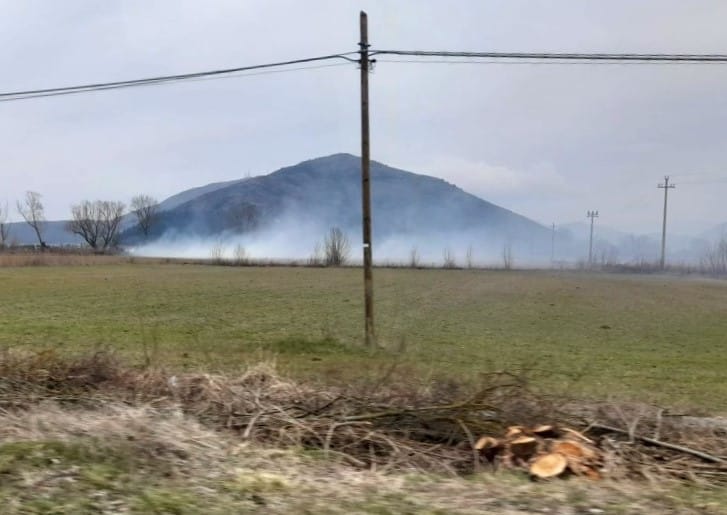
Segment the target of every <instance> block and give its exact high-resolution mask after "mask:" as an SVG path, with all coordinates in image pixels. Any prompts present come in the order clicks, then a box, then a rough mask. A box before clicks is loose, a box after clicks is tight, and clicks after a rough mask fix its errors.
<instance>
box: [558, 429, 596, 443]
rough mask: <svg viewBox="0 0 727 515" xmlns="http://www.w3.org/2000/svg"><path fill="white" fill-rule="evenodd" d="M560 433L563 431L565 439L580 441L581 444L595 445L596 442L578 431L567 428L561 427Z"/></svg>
mask: <svg viewBox="0 0 727 515" xmlns="http://www.w3.org/2000/svg"><path fill="white" fill-rule="evenodd" d="M561 431H563V433H564V435H563V436H565V437H569V438H571V439H573V440H580V441H582V442H586V443H589V444H591V445H595V444H596V442H594V441H593V440H591V439H590V438H588V437H587V436H586V435H584V434H583V433H581V432H580V431H576V430H575V429H571V428H569V427H562V428H561Z"/></svg>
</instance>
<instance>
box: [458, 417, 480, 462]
mask: <svg viewBox="0 0 727 515" xmlns="http://www.w3.org/2000/svg"><path fill="white" fill-rule="evenodd" d="M456 420H457V423H458V424H459V427H461V428H462V431H464V433H465V434H466V435H467V439H468V440H469V441H470V448H471V449H472V459H473V464H474V469H475V472H479V471H480V454H479V452H477V449H476V448H475V444H476V442H475V437H474V436H472V432H471V431H470V430H469V428H468V427H467V424H465V423H464V422H462V420H461V419H459V418H458V419H456Z"/></svg>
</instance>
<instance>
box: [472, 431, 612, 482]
mask: <svg viewBox="0 0 727 515" xmlns="http://www.w3.org/2000/svg"><path fill="white" fill-rule="evenodd" d="M475 449H477V450H478V451H479V452H480V455H481V456H482V457H483V458H484V459H485V460H487V461H489V462H490V463H493V464H495V465H496V466H498V467H502V468H507V469H521V470H526V471H528V472H529V473H530V475H531V476H532V477H534V478H539V479H545V478H551V477H557V476H564V475H566V474H574V475H577V476H583V477H587V478H589V479H600V478H601V472H600V470H601V468H602V467H603V453H602V452H601V451H600V450H599V449H598V447H597V445H596V443H595V442H594V441H593V440H591V439H590V438H588V437H587V436H585V435H583V434H582V433H580V432H578V431H576V430H574V429H570V428H567V427H556V426H552V425H541V426H537V427H534V428H526V427H523V426H511V427H509V428H507V431H506V432H505V435H504V437H501V438H496V437H493V436H483V437H482V438H480V439H479V440H478V441H477V443H476V445H475Z"/></svg>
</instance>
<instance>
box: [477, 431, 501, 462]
mask: <svg viewBox="0 0 727 515" xmlns="http://www.w3.org/2000/svg"><path fill="white" fill-rule="evenodd" d="M475 449H476V450H477V451H478V452H479V453H480V455H482V456H483V457H484V458H485V459H486V460H487V461H489V462H490V463H492V462H493V461H495V457H496V456H497V455H498V454H500V452H501V451H502V450H503V445H502V442H501V441H500V440H498V439H497V438H493V437H491V436H483V437H482V438H480V439H479V440H477V443H476V444H475Z"/></svg>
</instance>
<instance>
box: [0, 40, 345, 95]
mask: <svg viewBox="0 0 727 515" xmlns="http://www.w3.org/2000/svg"><path fill="white" fill-rule="evenodd" d="M355 53H357V52H345V53H341V54H330V55H324V56H318V57H307V58H304V59H293V60H289V61H279V62H274V63H265V64H257V65H252V66H241V67H237V68H224V69H219V70H209V71H203V72H193V73H183V74H177V75H162V76H158V77H146V78H142V79H132V80H123V81H114V82H100V83H92V84H83V85H79V86H65V87H57V88H45V89H35V90H26V91H13V92H9V93H0V102H10V101H14V100H26V99H30V98H41V97H51V96H60V95H72V94H76V93H86V92H90V91H105V90H109V89H121V88H131V87H139V86H151V85H158V84H168V83H173V82H181V81H190V80H200V79H204V78H221V77H226V76H231V75H232V74H236V73H237V74H239V73H241V72H247V71H253V70H262V69H269V68H279V67H285V66H291V65H294V64H305V63H313V62H320V61H328V60H331V59H344V60H346V61H349V62H357V60H356V59H352V58H350V57H347V56H349V55H351V54H355ZM341 64H345V63H341ZM308 68H316V67H307V68H293V69H288V70H270V71H269V72H273V71H281V72H282V71H294V70H301V69H308ZM261 73H264V72H261ZM247 75H254V74H247ZM238 76H239V75H238Z"/></svg>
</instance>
